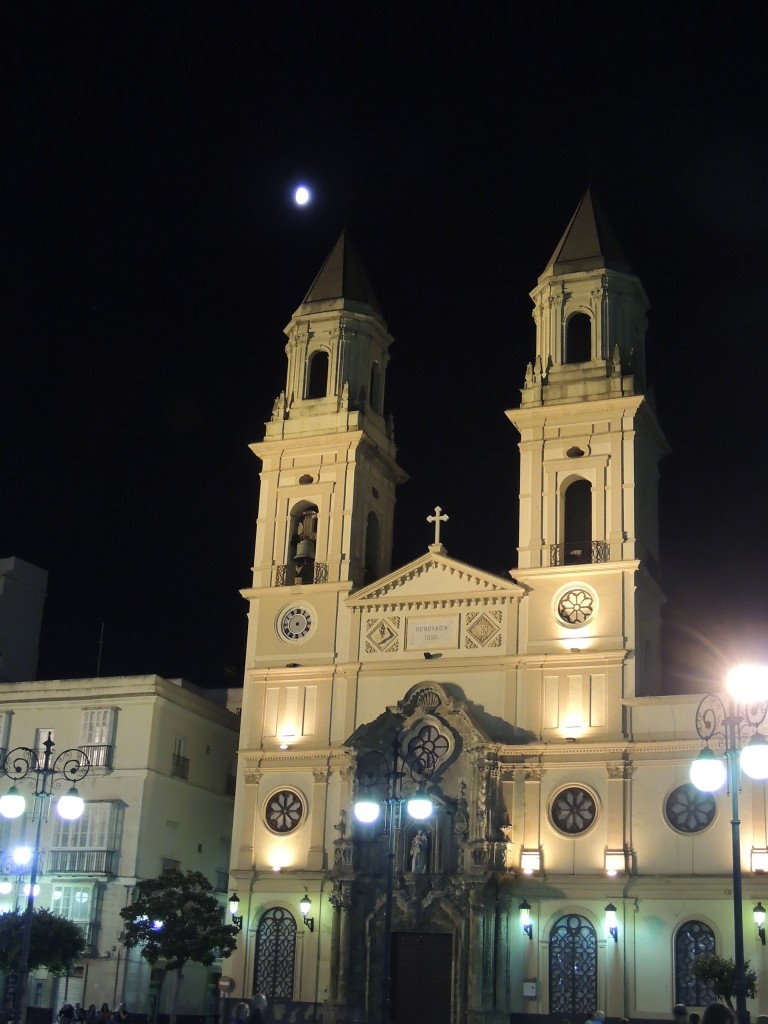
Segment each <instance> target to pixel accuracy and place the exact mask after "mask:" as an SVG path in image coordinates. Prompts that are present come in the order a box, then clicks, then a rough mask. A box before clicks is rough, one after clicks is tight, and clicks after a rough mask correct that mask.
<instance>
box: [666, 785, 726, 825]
mask: <svg viewBox="0 0 768 1024" xmlns="http://www.w3.org/2000/svg"><path fill="white" fill-rule="evenodd" d="M716 809H717V804H716V803H715V798H714V796H713V795H712V794H711V793H702V792H701V790H700V789H696V787H695V786H694V785H693V784H692V783H690V782H686V783H684V784H683V785H682V786H678V787H677V788H676V789H673V790H672V792H671V793H670V794H669V796H668V797H667V802H666V804H665V805H664V815H665V817H666V819H667V821H668V822H669V824H670V825H671V826H672V828H673V829H675V831H677V832H686V833H688V834H690V833H691V832H702V831H703V830H704V829H705V828H706V827H707V826H708V825H711V824H712V821H713V820H714V817H715V811H716Z"/></svg>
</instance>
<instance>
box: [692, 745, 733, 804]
mask: <svg viewBox="0 0 768 1024" xmlns="http://www.w3.org/2000/svg"><path fill="white" fill-rule="evenodd" d="M725 774H726V772H725V764H724V762H723V761H722V759H721V758H719V757H716V756H715V754H714V753H713V752H712V751H711V750H710V749H709V747H705V748H704V749H703V750H702V752H701V753H700V754H699V756H698V757H697V758H696V760H695V761H694V762H693V764H692V765H691V782H692V783H693V784H694V786H695V787H696V789H700V790H701V791H702V792H704V793H714V791H715V790H716V789H720V787H721V786H722V785H723V783H724V782H725Z"/></svg>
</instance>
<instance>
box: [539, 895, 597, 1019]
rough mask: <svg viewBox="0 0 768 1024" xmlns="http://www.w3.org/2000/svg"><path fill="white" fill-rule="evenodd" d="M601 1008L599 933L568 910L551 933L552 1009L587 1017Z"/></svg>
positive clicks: (550, 978) (572, 1015) (550, 987)
mask: <svg viewBox="0 0 768 1024" xmlns="http://www.w3.org/2000/svg"><path fill="white" fill-rule="evenodd" d="M596 1008H597V933H596V932H595V929H594V928H593V927H592V925H591V924H590V923H589V921H587V919H586V918H585V917H581V916H580V915H579V914H567V915H566V916H565V917H561V918H560V919H559V920H558V921H555V923H554V925H553V926H552V930H551V932H550V933H549V1012H550V1014H551V1015H552V1014H554V1015H556V1016H558V1017H570V1018H573V1019H580V1020H582V1021H583V1020H586V1019H587V1018H588V1017H589V1016H590V1015H591V1014H592V1013H594V1011H595V1009H596Z"/></svg>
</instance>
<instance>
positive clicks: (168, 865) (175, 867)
mask: <svg viewBox="0 0 768 1024" xmlns="http://www.w3.org/2000/svg"><path fill="white" fill-rule="evenodd" d="M160 863H161V865H162V870H163V871H181V861H180V860H174V859H173V857H163V858H162V860H161V862H160Z"/></svg>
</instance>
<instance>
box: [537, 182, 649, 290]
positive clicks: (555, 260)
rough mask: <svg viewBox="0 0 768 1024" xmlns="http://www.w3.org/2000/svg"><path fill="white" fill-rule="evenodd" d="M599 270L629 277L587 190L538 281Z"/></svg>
mask: <svg viewBox="0 0 768 1024" xmlns="http://www.w3.org/2000/svg"><path fill="white" fill-rule="evenodd" d="M603 267H604V268H605V269H606V270H621V271H624V272H625V273H630V274H631V273H632V268H631V267H630V265H629V263H628V262H627V259H626V257H625V256H624V253H623V252H622V251H621V247H620V245H619V243H618V242H617V240H616V236H615V235H614V233H613V231H612V230H611V226H610V224H609V223H608V221H607V220H606V219H605V215H604V214H603V211H602V209H601V208H600V205H599V203H597V202H596V201H595V199H594V197H593V195H592V192H591V191H590V189H587V191H586V192H585V193H584V197H583V198H582V200H581V202H580V203H579V205H578V206H577V207H576V212H575V213H574V215H573V216H572V217H571V219H570V222H569V224H568V227H567V228H566V229H565V233H564V234H563V237H562V238H561V239H560V241H559V243H558V245H557V248H556V249H555V251H554V252H553V253H552V257H551V259H550V261H549V263H548V264H547V266H546V269H545V270H544V273H543V274H542V275H541V278H543V277H549V276H551V275H553V274H570V273H574V272H576V271H578V270H598V269H601V268H603ZM541 278H539V280H541Z"/></svg>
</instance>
